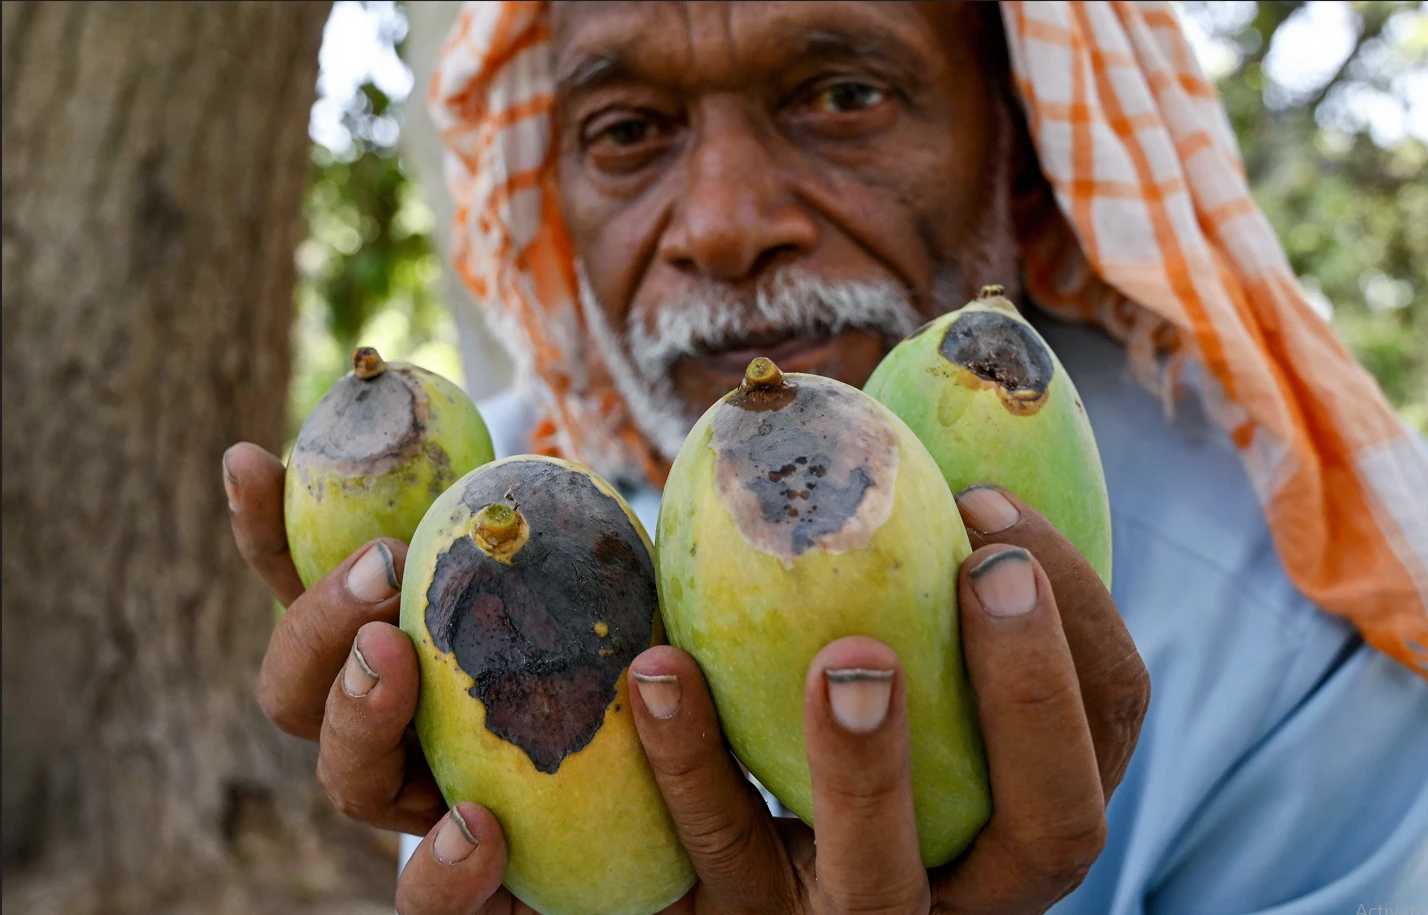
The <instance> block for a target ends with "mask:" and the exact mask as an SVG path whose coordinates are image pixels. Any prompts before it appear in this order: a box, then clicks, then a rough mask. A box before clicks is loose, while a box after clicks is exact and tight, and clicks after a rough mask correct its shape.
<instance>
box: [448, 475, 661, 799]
mask: <svg viewBox="0 0 1428 915" xmlns="http://www.w3.org/2000/svg"><path fill="white" fill-rule="evenodd" d="M494 470H495V468H493V471H494ZM499 470H500V472H492V473H489V474H484V475H478V476H477V477H475V478H473V479H472V480H471V481H470V482H469V483H468V484H467V485H466V490H465V492H464V493H463V494H462V504H463V506H464V507H465V508H466V509H468V510H469V511H471V512H472V513H473V514H476V513H479V512H480V511H482V510H483V509H485V508H486V507H487V506H489V505H492V504H495V503H504V504H506V505H509V506H510V507H511V508H512V509H514V510H516V511H517V512H519V515H520V517H521V518H522V519H523V520H524V523H525V525H526V528H527V540H526V542H525V543H524V544H523V545H522V546H521V547H520V548H519V549H518V550H516V551H515V552H514V553H512V554H511V555H510V556H509V557H507V559H506V561H505V562H502V561H501V560H499V559H497V558H493V557H492V556H490V555H487V553H486V552H484V551H483V550H482V549H481V548H480V547H479V546H478V545H477V543H476V541H475V540H474V539H473V538H472V537H470V536H466V537H462V538H460V539H458V540H456V541H455V542H453V543H452V544H451V546H450V547H449V548H448V549H447V550H446V551H445V552H444V553H441V554H440V555H439V556H438V557H437V560H436V568H435V572H434V575H433V577H432V582H431V585H430V587H429V588H428V590H427V595H426V596H427V608H426V625H427V631H428V632H429V633H430V636H431V639H432V643H433V644H434V645H435V646H436V647H437V648H438V649H440V650H441V651H444V652H451V653H452V654H453V655H454V656H455V658H456V662H457V664H458V665H459V666H460V667H461V669H462V670H464V671H465V672H466V673H467V674H468V675H470V676H471V678H472V679H473V680H475V681H476V682H475V685H474V686H473V687H472V688H471V695H472V696H474V697H475V698H477V699H479V700H481V702H482V703H483V704H484V705H485V707H486V727H487V728H488V729H489V730H490V731H491V732H492V733H493V734H496V735H497V736H499V737H501V738H503V739H505V740H508V741H510V742H511V743H514V744H516V745H517V746H519V747H520V748H521V749H522V750H524V751H525V752H526V754H527V755H528V756H529V757H530V758H531V761H532V762H533V763H534V764H535V766H536V768H537V769H539V770H540V771H542V772H547V773H554V772H555V771H556V770H557V769H559V767H560V764H561V761H562V760H564V759H565V758H566V757H567V756H569V755H570V754H572V753H575V752H578V751H579V750H581V749H582V748H583V747H585V746H586V745H587V744H588V743H589V742H590V741H591V740H592V739H593V738H594V736H595V733H596V732H597V731H598V730H599V729H600V726H601V724H602V722H603V720H604V715H605V709H606V708H607V707H608V706H609V704H610V703H611V702H613V701H614V699H615V693H616V687H617V683H618V680H619V678H620V675H621V673H622V672H623V671H624V669H625V668H626V667H627V666H628V665H629V663H630V661H631V660H633V659H634V656H635V655H636V654H638V653H639V652H640V651H641V650H643V649H644V648H646V647H648V645H649V644H650V636H651V629H652V621H653V619H654V615H655V613H656V612H657V611H658V598H657V596H656V588H655V573H654V565H653V563H652V561H651V560H650V557H649V553H648V552H647V551H646V549H645V545H644V542H643V541H642V540H641V538H640V536H639V533H638V532H637V531H636V530H635V528H634V526H633V525H632V524H631V523H630V520H629V517H628V516H627V515H626V514H625V513H624V510H623V509H622V508H621V506H620V505H619V503H618V502H617V501H616V500H615V499H613V498H611V497H610V496H609V495H607V494H606V493H604V492H602V491H600V489H598V488H597V487H596V485H595V484H594V482H593V481H592V480H591V478H590V477H589V476H587V475H585V474H582V473H578V472H573V471H570V470H567V469H565V468H562V467H559V466H557V465H554V464H551V463H547V462H542V461H515V462H508V463H506V464H504V465H502V466H501V467H500V468H499ZM602 633H603V634H602Z"/></svg>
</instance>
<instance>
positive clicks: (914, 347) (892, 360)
mask: <svg viewBox="0 0 1428 915" xmlns="http://www.w3.org/2000/svg"><path fill="white" fill-rule="evenodd" d="M863 390H864V392H866V393H867V394H868V395H869V396H871V397H872V398H873V399H874V400H877V401H878V402H879V403H881V404H882V405H883V406H885V407H887V408H888V409H889V410H891V411H892V412H894V413H896V414H897V415H898V417H899V418H900V419H902V421H903V422H905V423H907V425H908V427H909V428H910V429H912V431H913V432H914V433H916V435H917V437H918V438H919V439H920V440H921V441H922V443H923V444H924V445H925V446H927V450H928V451H929V452H930V453H931V454H932V457H933V458H934V459H935V460H936V461H937V466H938V467H939V468H941V470H942V474H943V476H944V477H945V478H946V480H947V484H948V486H949V488H950V489H951V490H952V492H954V493H956V492H960V491H961V490H963V489H964V488H966V487H967V486H971V485H973V484H975V483H995V484H996V485H998V486H1001V487H1002V488H1004V489H1006V490H1008V491H1009V492H1011V493H1013V494H1014V495H1016V496H1017V497H1018V498H1020V499H1021V500H1022V501H1024V502H1026V504H1028V505H1030V506H1031V507H1032V508H1034V509H1036V510H1037V511H1039V512H1041V513H1042V514H1043V515H1045V516H1046V519H1047V520H1048V521H1050V522H1051V523H1052V524H1053V525H1054V526H1055V527H1056V529H1057V530H1059V531H1060V532H1061V533H1062V534H1063V535H1064V536H1065V537H1066V539H1067V540H1069V541H1071V543H1072V545H1074V546H1075V547H1076V548H1077V549H1078V550H1080V551H1081V553H1082V555H1084V556H1085V557H1086V559H1087V560H1088V561H1089V562H1090V563H1091V566H1092V567H1093V568H1094V569H1095V570H1096V573H1097V574H1098V575H1099V576H1100V578H1101V580H1102V581H1103V582H1104V583H1105V585H1106V587H1108V588H1109V587H1110V585H1111V506H1110V500H1109V499H1108V498H1107V495H1106V478H1105V474H1104V472H1103V471H1102V468H1101V457H1100V452H1099V451H1098V450H1097V448H1096V438H1095V436H1094V435H1093V434H1092V432H1091V424H1090V422H1089V421H1088V420H1087V418H1086V408H1085V407H1084V406H1083V405H1082V403H1081V397H1080V395H1079V394H1077V393H1076V386H1075V385H1074V384H1073V383H1072V382H1071V378H1070V376H1069V375H1067V374H1066V369H1065V368H1063V367H1062V365H1061V360H1059V359H1057V358H1056V354H1055V353H1054V352H1052V350H1051V347H1050V346H1048V345H1047V343H1046V340H1045V339H1043V338H1042V336H1041V335H1040V334H1038V333H1037V332H1036V330H1035V328H1033V327H1032V326H1031V325H1030V324H1029V323H1027V321H1026V319H1025V318H1023V317H1022V316H1021V315H1020V314H1019V313H1018V312H1017V310H1016V306H1014V305H1013V304H1012V303H1011V302H1010V301H1008V300H1007V299H1006V298H1005V297H1003V296H1002V287H1000V286H986V287H983V289H982V293H981V295H980V296H979V297H978V298H977V299H976V301H974V302H970V303H968V304H967V305H966V306H965V307H963V308H961V309H959V310H957V311H954V312H951V313H949V314H946V315H943V316H941V317H939V318H937V319H936V320H934V321H931V322H929V323H928V324H926V325H924V326H923V327H922V328H921V329H919V330H917V331H914V332H913V333H912V334H910V335H909V336H908V337H907V338H906V339H905V340H903V341H902V342H901V343H899V344H898V345H897V346H896V347H894V348H893V350H892V352H890V353H888V355H887V356H886V357H885V358H884V359H883V360H882V362H881V363H879V364H878V367H877V368H876V369H875V370H874V371H873V374H872V376H871V377H869V378H868V381H867V383H866V384H865V385H864V386H863Z"/></svg>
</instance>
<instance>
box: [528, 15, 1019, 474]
mask: <svg viewBox="0 0 1428 915" xmlns="http://www.w3.org/2000/svg"><path fill="white" fill-rule="evenodd" d="M981 6H983V5H982V4H935V3H934V4H914V3H557V4H555V5H554V7H553V9H552V20H551V25H552V31H553V39H554V55H555V59H554V66H555V72H556V77H557V88H556V118H557V130H558V136H559V143H560V146H559V150H560V152H559V155H560V158H559V186H560V204H561V208H562V211H563V215H564V217H565V220H566V224H567V227H568V229H569V231H570V234H571V238H572V241H573V243H574V246H575V251H576V254H577V258H578V261H579V264H580V267H581V279H582V287H583V288H582V303H583V307H584V309H585V314H586V318H587V323H588V324H589V326H590V328H591V336H592V340H591V342H592V343H593V344H594V345H595V347H596V348H597V349H598V350H599V351H600V353H601V355H602V356H603V357H604V360H605V362H606V363H607V364H608V366H609V368H610V371H611V374H612V376H613V378H614V381H615V383H616V384H617V386H618V387H619V388H620V390H621V392H622V393H623V394H624V395H625V397H626V398H627V399H628V400H629V401H630V404H631V407H632V409H633V413H634V414H635V417H636V422H637V423H639V424H640V425H641V426H642V429H643V431H644V432H645V433H646V434H647V435H649V437H650V438H651V439H652V441H654V443H655V444H656V445H657V446H658V447H659V448H660V450H661V451H663V452H664V453H665V454H666V455H667V456H671V457H672V456H673V454H674V452H675V451H676V450H677V449H678V447H679V443H680V442H681V441H682V439H683V437H684V435H685V433H686V432H687V431H688V428H689V426H690V425H692V423H693V421H694V420H695V419H696V418H697V417H698V416H699V415H700V414H701V413H702V412H703V411H704V410H705V409H706V408H707V407H708V406H709V405H710V404H711V403H713V402H714V401H715V400H716V399H718V398H719V397H720V396H722V395H723V394H725V393H727V392H728V391H729V390H730V389H732V388H733V387H735V386H736V385H737V384H738V383H739V380H740V378H741V377H742V375H743V371H744V368H745V366H746V365H747V364H748V362H749V360H750V359H752V358H753V357H754V356H757V355H767V356H770V357H772V358H773V359H774V360H775V361H776V362H777V363H778V364H779V366H780V367H781V368H782V369H784V370H785V371H795V372H813V373H817V374H821V375H828V376H832V377H835V378H838V379H840V380H842V381H844V382H847V383H849V384H853V385H857V386H861V385H862V384H863V382H864V381H865V380H866V379H867V377H868V375H869V374H870V373H871V372H872V370H873V368H874V367H875V366H876V365H877V363H878V361H879V360H880V359H881V358H882V357H883V355H884V354H885V353H886V352H887V351H888V350H889V349H890V348H891V346H892V345H893V344H894V343H895V342H896V341H897V340H898V339H899V338H900V337H901V336H902V335H903V334H905V333H907V332H908V331H909V330H911V329H912V328H913V327H915V326H916V325H917V324H920V323H922V322H923V321H925V320H927V319H929V318H931V317H932V316H934V315H936V314H939V313H941V312H944V311H946V310H948V309H950V308H953V307H956V306H957V305H958V304H960V303H962V302H965V301H967V300H968V299H969V298H971V297H972V295H973V294H974V293H975V290H976V289H977V287H979V286H980V285H982V284H986V283H1001V284H1003V285H1006V286H1008V287H1012V286H1014V285H1015V277H1014V276H1013V275H1012V272H1013V271H1014V270H1015V269H1016V261H1015V253H1014V246H1013V244H1012V241H1011V230H1010V218H1009V216H1008V195H1009V189H1008V172H1009V164H1008V162H1007V159H1008V157H1009V155H1010V141H1009V139H1008V137H1009V134H1010V130H1009V128H1008V126H1007V120H1008V119H1007V115H1006V113H1005V110H1004V107H1003V105H1002V103H1001V101H1000V99H999V98H998V96H997V95H996V93H995V92H994V91H993V90H992V89H991V88H989V83H990V82H991V81H990V80H988V79H986V78H985V77H986V74H985V73H984V72H983V69H984V68H983V65H982V64H981V62H980V61H981V60H982V59H983V57H984V55H980V54H978V53H977V42H978V41H980V40H984V31H983V29H982V28H980V25H981V23H982V22H983V21H984V20H983V18H982V17H984V16H985V15H987V14H986V13H985V12H984V11H982V10H979V9H977V8H978V7H981ZM992 15H995V8H994V7H993V8H992Z"/></svg>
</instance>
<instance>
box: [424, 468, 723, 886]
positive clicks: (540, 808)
mask: <svg viewBox="0 0 1428 915" xmlns="http://www.w3.org/2000/svg"><path fill="white" fill-rule="evenodd" d="M650 553H651V546H650V542H649V537H648V535H647V534H646V533H645V530H644V528H643V527H642V526H641V525H640V522H639V519H637V518H636V517H635V515H634V513H633V512H631V511H630V507H629V506H628V505H627V504H626V503H625V500H624V499H622V498H621V497H620V495H619V493H618V492H616V491H615V490H614V489H612V488H611V487H610V486H609V484H607V483H606V482H605V481H604V480H602V479H600V477H598V476H597V475H595V474H594V473H592V472H590V471H589V470H587V469H585V468H583V467H580V466H579V465H576V464H572V463H569V462H567V461H562V460H558V459H555V458H548V457H537V456H534V455H521V456H518V457H512V458H507V459H505V460H502V461H496V462H494V463H491V464H487V465H485V466H484V467H481V468H479V469H477V470H474V471H472V472H471V473H469V474H467V475H466V476H464V477H462V478H461V479H460V480H458V481H457V482H456V484H455V485H453V486H452V487H451V488H450V489H449V490H447V491H446V493H445V494H443V495H442V496H441V497H440V498H439V499H437V500H436V503H435V504H434V505H432V507H431V510H430V511H429V512H427V515H426V517H425V518H424V519H423V520H422V522H421V525H420V526H419V527H418V528H417V532H416V536H415V537H414V538H413V539H412V543H411V547H410V549H409V550H408V552H407V564H406V575H405V579H404V581H403V585H402V612H401V626H402V630H403V631H404V632H406V633H407V635H408V636H410V637H411V640H412V642H413V643H414V644H415V645H416V651H417V658H418V661H419V663H420V666H421V692H420V699H419V701H418V704H417V710H416V730H417V736H418V737H419V738H420V740H421V745H422V749H423V751H424V752H425V754H426V759H427V763H428V764H429V765H430V767H431V771H432V774H433V775H435V776H436V782H437V785H438V786H440V788H441V792H442V795H443V796H444V797H445V798H446V801H447V803H448V804H452V805H454V804H457V803H460V802H462V801H474V802H476V803H478V804H481V805H483V806H485V807H486V808H487V809H489V810H490V811H491V812H492V813H493V814H494V815H495V816H496V819H497V820H499V821H500V824H501V828H502V830H503V831H504V833H505V837H506V848H507V852H508V857H507V863H506V874H505V883H506V887H507V888H508V889H509V890H510V891H511V892H512V893H513V894H514V895H515V896H516V898H518V899H520V900H521V901H523V902H525V903H526V904H528V905H529V906H531V907H532V908H533V909H535V910H536V911H538V912H542V913H544V915H651V913H653V912H657V911H659V910H661V909H663V908H664V907H665V906H667V905H669V904H671V903H673V902H675V901H676V900H678V899H679V898H680V897H681V896H683V895H684V894H685V892H687V891H688V890H689V888H690V887H691V886H692V885H693V883H694V870H693V867H692V865H691V864H690V861H689V858H688V856H687V855H686V853H685V851H684V848H683V846H682V845H681V844H680V842H679V839H678V837H677V836H676V834H675V831H674V823H673V821H672V820H671V819H670V816H669V812H668V810H667V809H666V807H665V805H664V800H663V798H662V796H661V795H660V793H659V788H658V786H657V785H656V783H655V780H654V775H653V773H652V772H651V770H650V767H649V762H648V760H647V759H646V757H645V753H644V748H643V747H642V746H641V744H640V740H639V735H638V733H637V732H636V730H635V722H634V718H633V717H632V715H631V711H630V701H629V692H628V689H629V687H628V685H627V683H628V680H627V676H626V674H627V672H628V670H629V666H630V662H631V661H632V660H633V659H634V657H635V655H637V654H639V653H640V652H641V651H643V650H644V649H645V648H648V647H649V646H651V645H656V644H663V643H664V626H663V623H662V621H661V619H660V613H659V603H658V591H657V588H656V586H655V570H654V561H653V559H652V558H651V556H650Z"/></svg>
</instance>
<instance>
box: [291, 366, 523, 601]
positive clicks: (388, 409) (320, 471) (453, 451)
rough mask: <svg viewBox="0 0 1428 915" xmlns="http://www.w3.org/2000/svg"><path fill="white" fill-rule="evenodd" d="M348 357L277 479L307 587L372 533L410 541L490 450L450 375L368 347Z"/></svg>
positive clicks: (477, 417)
mask: <svg viewBox="0 0 1428 915" xmlns="http://www.w3.org/2000/svg"><path fill="white" fill-rule="evenodd" d="M352 365H353V368H352V371H351V372H349V373H348V374H346V375H344V376H342V377H341V378H339V379H338V380H337V382H336V383H335V384H334V385H333V386H332V388H331V389H330V390H329V391H328V392H327V393H326V394H324V395H323V398H322V400H321V401H319V402H318V404H317V406H316V407H315V408H314V409H313V411H312V414H311V415H310V416H308V418H307V420H306V421H305V422H304V423H303V426H302V431H301V432H299V433H298V437H297V442H296V443H295V444H294V445H293V449H292V454H291V455H290V456H289V457H288V466H287V471H286V474H285V477H284V486H283V490H284V492H283V522H284V525H285V526H286V528H287V535H288V549H289V550H290V551H291V552H292V557H293V565H295V566H296V567H297V571H298V577H300V578H301V579H302V583H303V586H304V587H308V588H310V587H312V585H313V583H314V582H316V581H317V580H318V579H320V578H322V577H323V576H324V575H326V574H327V573H328V572H330V571H332V570H333V569H334V568H335V567H337V566H338V565H340V564H341V563H342V561H343V560H344V559H346V558H347V557H348V556H350V555H352V552H353V551H354V550H356V549H357V548H358V547H360V546H361V545H362V544H364V543H366V542H368V541H369V540H373V539H375V538H377V537H393V538H395V539H397V540H400V541H402V542H404V543H405V542H408V541H410V540H411V538H412V534H414V533H415V532H416V529H417V525H418V524H419V523H420V522H421V519H422V516H423V515H425V514H426V510H427V509H428V508H429V507H431V504H432V502H434V501H436V497H437V496H439V495H441V494H442V493H443V492H445V491H446V488H447V487H448V486H450V485H451V484H452V483H454V482H455V481H456V480H457V478H459V477H460V476H461V475H462V474H464V473H466V472H467V471H470V470H473V469H475V468H476V467H479V466H481V465H482V464H485V463H486V462H488V461H490V460H491V459H492V458H494V457H495V453H494V452H493V450H492V448H491V436H490V434H489V433H488V432H487V431H486V423H485V422H484V421H483V420H482V419H481V414H480V413H479V412H478V411H477V409H476V405H475V404H473V403H472V402H471V398H469V397H467V396H466V392H465V391H462V390H461V389H460V388H459V387H457V386H456V385H454V384H452V383H451V382H450V381H447V380H446V379H445V378H442V377H441V376H440V375H437V374H435V373H433V372H428V371H427V370H425V369H423V368H419V367H417V366H415V365H410V364H408V363H405V362H392V363H387V362H384V361H382V357H381V356H380V355H378V353H377V351H376V350H375V349H372V348H371V347H361V348H359V349H357V350H356V351H355V352H354V353H353V355H352Z"/></svg>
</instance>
